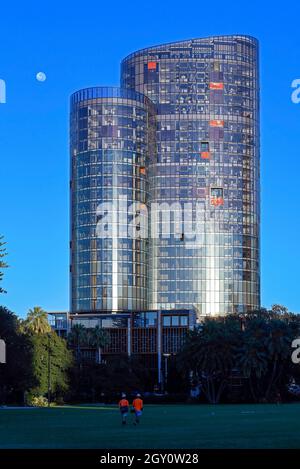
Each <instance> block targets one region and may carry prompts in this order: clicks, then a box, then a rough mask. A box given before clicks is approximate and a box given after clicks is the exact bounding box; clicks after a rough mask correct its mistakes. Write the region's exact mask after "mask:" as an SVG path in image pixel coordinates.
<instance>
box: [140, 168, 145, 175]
mask: <svg viewBox="0 0 300 469" xmlns="http://www.w3.org/2000/svg"><path fill="white" fill-rule="evenodd" d="M140 174H142V175H143V176H146V168H145V166H141V167H140Z"/></svg>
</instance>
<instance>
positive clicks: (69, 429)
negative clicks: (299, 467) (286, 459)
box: [0, 404, 300, 449]
mask: <svg viewBox="0 0 300 469" xmlns="http://www.w3.org/2000/svg"><path fill="white" fill-rule="evenodd" d="M132 419H133V417H132V415H129V416H128V424H127V426H126V427H125V426H124V427H122V426H121V423H120V415H119V411H118V409H117V408H114V407H107V408H105V407H84V406H82V407H80V406H74V407H60V408H51V409H20V410H17V409H16V410H14V409H0V448H2V449H3V448H300V404H285V405H284V404H283V405H219V406H210V405H193V406H192V405H168V406H158V405H153V406H152V405H148V406H146V407H145V411H144V415H143V417H142V421H141V424H140V426H139V427H135V426H134V425H132Z"/></svg>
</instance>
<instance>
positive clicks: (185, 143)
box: [71, 35, 260, 316]
mask: <svg viewBox="0 0 300 469" xmlns="http://www.w3.org/2000/svg"><path fill="white" fill-rule="evenodd" d="M95 90H99V88H96V89H94V91H91V90H90V91H87V90H83V91H80V92H78V93H75V94H74V95H73V97H72V112H71V115H72V121H71V156H72V162H73V164H72V167H73V170H72V266H71V268H72V274H71V275H72V311H73V312H75V311H76V310H77V311H95V310H98V309H99V310H101V309H108V310H109V309H111V310H124V309H133V310H137V309H138V308H148V309H152V310H155V309H165V310H168V309H188V308H192V307H193V308H195V309H196V311H197V313H198V315H199V316H202V315H215V314H227V313H232V312H237V313H240V312H244V311H247V310H253V309H255V308H257V307H258V306H259V305H260V254H259V252H260V246H259V243H260V169H259V162H260V153H259V151H260V150H259V147H260V145H259V66H258V42H257V40H256V39H255V38H253V37H250V36H244V35H233V36H215V37H209V38H203V39H193V40H187V41H181V42H175V43H170V44H165V45H161V46H156V47H150V48H147V49H143V50H140V51H137V52H135V53H133V54H131V55H129V56H128V57H126V58H125V59H124V60H123V61H122V65H121V89H118V91H117V93H118V94H120V97H118V98H116V100H118V99H119V100H120V101H121V102H123V100H124V99H126V100H127V99H128V97H126V98H125V96H126V93H133V95H130V96H131V99H130V105H129V108H128V104H127V103H126V106H125V104H124V102H123V104H121V107H122V105H124V106H125V107H126V109H127V110H126V112H127V113H129V115H127V114H126V116H124V115H123V114H122V113H121V114H120V117H121V115H122V117H126V119H127V121H126V126H125V128H126V129H127V130H126V132H127V133H126V139H125V137H123V135H125V134H123V133H122V132H121V130H122V125H121V122H123V121H122V120H121V119H120V120H116V121H115V124H114V130H109V132H113V133H112V134H110V136H109V137H108V136H107V134H106V133H105V132H108V130H107V123H106V122H105V121H104V120H103V119H104V117H101V119H102V121H101V124H99V122H100V121H99V117H97V118H96V117H95V116H94V117H93V115H95V113H96V114H97V112H96V109H97V106H98V107H99V108H101V109H102V111H101V113H99V115H100V114H101V115H102V116H105V112H106V111H105V112H104V109H105V106H106V105H108V106H112V103H111V102H110V100H111V99H115V98H112V96H108V97H106V98H104V97H103V96H101V97H99V96H98V94H99V91H95ZM85 93H86V95H85ZM88 93H90V94H91V95H92V94H93V93H95V95H94V96H91V97H88V96H87V95H88ZM121 95H122V97H121ZM137 97H139V98H137ZM103 99H105V100H106V101H103ZM138 102H139V103H140V104H139V107H138V106H137V103H138ZM130 106H133V107H134V108H135V109H139V112H140V113H141V114H143V113H144V114H143V115H144V120H143V124H142V128H143V132H142V134H141V135H140V136H139V138H138V141H139V142H142V147H143V148H144V154H143V155H144V156H142V160H141V163H139V162H137V160H136V159H135V158H137V149H136V144H137V141H136V140H134V138H136V134H135V133H132V131H133V129H134V126H135V125H136V117H135V121H134V122H133V121H132V116H133V115H134V113H135V112H136V110H135V111H133V110H132V108H130ZM117 108H118V104H116V109H117ZM84 109H85V110H84ZM116 112H118V111H116ZM122 112H123V111H122ZM80 113H81V114H80ZM84 113H88V114H87V115H84ZM97 119H98V121H97ZM95 121H97V122H98V123H97V124H95V123H93V122H95ZM83 122H84V123H83ZM102 125H104V128H105V129H104V130H103V128H102ZM154 126H155V127H154ZM153 129H154V130H153ZM83 131H84V132H83ZM114 132H115V133H114ZM100 134H101V135H100ZM80 135H81V137H80ZM134 135H135V137H134ZM107 139H110V140H109V142H110V144H111V145H112V147H111V148H107V147H106V146H105V145H107ZM124 139H125V140H124ZM121 141H124V143H125V142H127V143H125V146H126V145H127V144H128V145H129V146H131V145H132V147H131V153H132V155H131V158H129V161H126V163H125V162H124V158H125V153H124V152H123V149H124V147H122V148H121V149H119V150H116V151H117V153H115V150H114V148H115V149H116V148H117V147H114V145H115V146H116V145H118V143H121ZM84 142H86V143H84ZM99 145H100V146H102V147H101V148H100V146H99ZM103 145H104V147H103ZM121 145H122V143H121ZM143 145H144V146H143ZM104 150H105V151H104ZM129 153H130V152H129ZM92 155H93V158H94V160H93V163H92V160H91V157H92ZM108 160H109V161H108ZM84 161H86V163H84ZM106 163H110V164H111V163H116V164H118V165H119V166H120V167H123V166H124V168H125V167H126V171H127V172H128V173H126V174H127V176H126V181H125V179H123V181H124V183H123V184H119V182H118V183H115V182H114V179H113V176H112V172H111V173H109V174H110V183H111V185H112V188H114V189H112V190H109V192H108V193H109V194H110V195H109V197H111V198H112V199H114V198H115V197H116V196H117V195H118V194H125V193H126V194H127V196H128V197H129V199H128V200H131V201H132V200H138V201H140V202H142V203H145V204H146V206H147V208H148V210H149V213H150V215H152V208H151V207H152V206H154V205H155V206H158V207H159V214H158V215H159V216H158V217H152V216H150V218H149V237H148V239H142V240H138V244H137V245H136V244H135V243H136V242H137V241H135V240H129V239H125V238H124V239H122V241H120V240H118V243H119V242H122V246H123V247H122V248H121V247H119V251H120V252H118V258H117V261H116V262H115V264H114V263H113V261H109V262H111V264H109V265H108V264H107V266H106V268H107V269H108V270H110V271H109V272H102V271H101V274H100V272H98V271H97V272H96V273H95V271H94V270H95V267H93V266H94V265H97V266H98V267H99V268H100V265H101V266H102V267H101V268H104V265H105V262H104V256H105V255H107V253H110V254H109V255H112V256H113V254H112V253H114V252H115V249H114V248H113V247H112V244H111V243H114V242H115V243H116V241H114V238H113V237H112V239H111V240H109V239H107V240H99V239H97V237H96V236H95V238H93V236H94V235H92V234H91V233H92V231H91V230H92V229H95V224H96V222H97V214H96V212H95V206H93V207H94V209H93V210H92V209H91V204H97V203H98V204H99V202H101V201H103V200H104V199H105V197H106V196H105V193H106V191H108V187H107V186H106V185H105V184H104V181H105V173H103V171H104V168H105V164H106ZM83 167H84V169H83ZM140 167H142V168H144V169H142V171H144V173H145V174H143V177H144V179H143V178H141V176H138V171H140V169H139V168H140ZM80 168H81V169H80ZM92 168H93V171H94V172H93V173H91V172H89V171H91V170H92ZM110 171H112V168H111V170H110ZM79 174H81V175H79ZM129 174H130V176H129ZM116 177H117V176H116ZM92 180H94V181H95V183H93V184H95V186H92V185H91V184H92ZM138 180H141V181H142V182H141V183H142V187H143V189H142V190H141V191H140V192H137V191H136V189H135V187H136V183H137V181H138ZM115 181H116V180H115ZM78 184H81V186H82V187H81V186H78ZM120 191H121V192H120ZM80 192H81V193H80ZM91 194H93V197H92V196H91ZM137 194H140V195H137ZM107 197H108V196H107ZM130 197H131V199H130ZM89 204H90V205H89ZM81 206H82V208H81ZM87 207H89V208H87ZM86 210H89V214H88V213H87V212H86ZM167 210H169V219H168V221H169V228H170V229H171V233H168V232H166V233H165V235H164V234H162V235H161V229H162V230H163V228H164V223H165V219H164V218H163V215H164V213H165V212H166V211H167ZM85 217H86V219H87V220H88V223H85V224H84V223H83V220H84V219H85ZM156 225H157V226H156ZM158 227H159V229H158ZM153 228H154V231H155V228H157V229H158V231H159V233H160V235H159V236H151V233H152V232H153ZM84 233H85V234H84ZM104 242H107V243H108V246H109V247H108V248H104V246H103V245H102V243H104ZM127 243H128V244H127ZM118 246H119V245H118ZM120 246H121V245H120ZM136 253H138V254H139V256H141V257H136ZM95 256H96V259H97V262H96V260H95ZM128 256H129V258H130V259H131V261H130V266H131V267H132V271H130V269H129V270H128V267H129V265H128V261H127V258H128ZM136 259H139V261H138V262H137V261H136ZM140 259H143V261H140ZM95 263H96V264H95ZM135 264H136V265H135ZM138 265H139V266H140V268H142V271H143V274H142V275H141V278H142V280H138V276H137V270H136V269H137V267H138ZM123 268H124V269H125V275H123V273H121V270H122V269H123ZM93 269H94V270H93ZM96 270H97V269H96ZM112 272H118V274H116V273H115V277H114V278H115V280H113V275H112ZM126 273H131V274H132V276H131V277H130V276H129V277H127V278H128V280H129V283H130V285H127V284H126V282H125V284H124V280H125V278H124V277H126ZM104 278H105V283H103V279H104ZM136 282H141V283H140V284H136ZM116 285H118V288H116ZM131 287H132V288H131ZM113 289H114V293H113ZM104 291H105V292H106V295H105V296H103V293H104Z"/></svg>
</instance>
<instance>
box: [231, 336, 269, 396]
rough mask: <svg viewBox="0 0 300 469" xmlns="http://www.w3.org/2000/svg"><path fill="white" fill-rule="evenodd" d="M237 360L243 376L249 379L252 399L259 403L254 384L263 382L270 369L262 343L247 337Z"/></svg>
mask: <svg viewBox="0 0 300 469" xmlns="http://www.w3.org/2000/svg"><path fill="white" fill-rule="evenodd" d="M236 359H237V366H238V368H239V369H240V371H241V372H242V374H243V376H244V377H245V378H247V379H248V382H249V388H250V392H251V394H252V398H253V400H254V401H257V398H258V395H257V390H256V387H257V386H255V384H254V383H259V382H260V381H261V379H262V377H263V376H264V375H265V373H266V371H267V368H268V360H267V355H266V353H265V350H264V348H263V347H262V344H261V342H259V341H258V340H257V339H256V338H255V337H253V336H249V337H245V338H244V341H243V345H242V347H240V348H239V350H238V353H237V357H236Z"/></svg>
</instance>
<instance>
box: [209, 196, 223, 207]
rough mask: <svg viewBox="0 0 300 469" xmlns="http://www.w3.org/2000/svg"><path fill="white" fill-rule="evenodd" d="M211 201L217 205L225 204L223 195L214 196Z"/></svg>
mask: <svg viewBox="0 0 300 469" xmlns="http://www.w3.org/2000/svg"><path fill="white" fill-rule="evenodd" d="M210 203H211V205H214V206H215V207H219V206H220V205H224V199H223V197H212V198H211V201H210Z"/></svg>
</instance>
